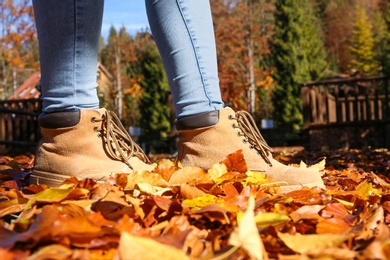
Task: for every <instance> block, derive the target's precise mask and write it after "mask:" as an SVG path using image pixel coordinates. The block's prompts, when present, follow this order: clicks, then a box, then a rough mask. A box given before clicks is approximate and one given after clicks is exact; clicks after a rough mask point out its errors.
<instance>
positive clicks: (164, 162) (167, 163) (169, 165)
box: [153, 159, 179, 181]
mask: <svg viewBox="0 0 390 260" xmlns="http://www.w3.org/2000/svg"><path fill="white" fill-rule="evenodd" d="M178 169H179V168H178V167H177V165H176V164H175V162H173V161H171V160H168V159H161V160H159V161H158V162H157V167H156V168H154V170H153V172H155V173H158V174H160V175H161V177H163V179H164V180H166V181H169V179H170V178H171V176H172V174H173V173H174V172H175V171H177V170H178Z"/></svg>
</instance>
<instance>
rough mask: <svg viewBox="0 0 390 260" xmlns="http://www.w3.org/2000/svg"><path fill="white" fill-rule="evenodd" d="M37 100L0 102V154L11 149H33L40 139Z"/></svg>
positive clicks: (39, 104)
mask: <svg viewBox="0 0 390 260" xmlns="http://www.w3.org/2000/svg"><path fill="white" fill-rule="evenodd" d="M40 111H41V101H40V100H39V99H24V100H6V101H0V152H6V151H8V150H9V149H11V148H18V147H34V146H35V145H36V144H37V142H38V141H39V139H40V132H39V126H38V121H37V118H38V115H39V113H40Z"/></svg>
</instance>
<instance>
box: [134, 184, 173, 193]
mask: <svg viewBox="0 0 390 260" xmlns="http://www.w3.org/2000/svg"><path fill="white" fill-rule="evenodd" d="M135 188H136V189H137V190H139V191H141V192H144V193H147V194H150V195H154V196H162V195H163V194H164V193H166V192H170V191H171V188H161V187H158V186H153V185H151V184H149V183H137V185H136V187H135Z"/></svg>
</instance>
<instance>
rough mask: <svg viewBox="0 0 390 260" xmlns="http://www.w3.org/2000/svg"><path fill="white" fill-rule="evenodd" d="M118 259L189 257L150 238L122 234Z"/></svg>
mask: <svg viewBox="0 0 390 260" xmlns="http://www.w3.org/2000/svg"><path fill="white" fill-rule="evenodd" d="M118 252H119V257H120V259H132V260H138V259H139V260H144V259H159V260H185V259H189V257H188V256H187V255H186V254H185V253H184V252H183V251H182V250H179V249H177V248H175V247H171V246H169V245H164V244H161V243H159V242H156V241H155V240H153V239H151V238H145V237H137V236H133V235H131V234H129V233H127V232H124V233H122V235H121V239H120V242H119V248H118Z"/></svg>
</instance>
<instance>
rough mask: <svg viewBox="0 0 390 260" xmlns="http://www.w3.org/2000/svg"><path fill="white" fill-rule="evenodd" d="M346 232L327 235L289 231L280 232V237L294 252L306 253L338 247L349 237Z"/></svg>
mask: <svg viewBox="0 0 390 260" xmlns="http://www.w3.org/2000/svg"><path fill="white" fill-rule="evenodd" d="M348 236H349V235H346V234H326V235H317V234H315V235H302V234H300V233H296V234H294V235H291V234H288V233H280V232H279V233H278V237H279V238H280V239H281V240H282V241H283V243H285V244H286V246H288V247H289V248H290V249H292V250H293V251H294V252H297V253H301V254H306V253H308V252H310V251H311V250H322V249H326V248H331V247H337V246H339V245H340V244H341V243H343V242H344V241H345V240H346V239H348Z"/></svg>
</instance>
